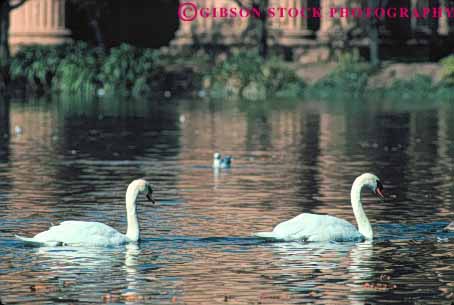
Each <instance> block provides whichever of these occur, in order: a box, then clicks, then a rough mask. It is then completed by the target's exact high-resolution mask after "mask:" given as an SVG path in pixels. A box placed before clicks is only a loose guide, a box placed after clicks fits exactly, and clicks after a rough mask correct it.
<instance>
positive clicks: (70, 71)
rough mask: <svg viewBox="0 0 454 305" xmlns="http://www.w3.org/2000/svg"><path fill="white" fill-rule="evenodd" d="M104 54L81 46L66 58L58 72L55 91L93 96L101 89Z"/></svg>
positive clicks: (59, 66)
mask: <svg viewBox="0 0 454 305" xmlns="http://www.w3.org/2000/svg"><path fill="white" fill-rule="evenodd" d="M103 60H104V53H103V52H102V51H101V50H98V49H92V48H86V46H81V47H80V48H79V50H78V51H77V52H73V53H69V54H67V55H66V57H64V58H63V59H62V60H61V61H60V63H59V65H58V67H57V70H56V75H55V80H54V85H53V90H57V91H59V92H62V93H83V94H86V95H93V94H95V92H96V91H97V89H99V88H100V85H101V84H100V80H99V74H100V68H101V64H102V61H103Z"/></svg>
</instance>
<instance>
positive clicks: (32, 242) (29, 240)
mask: <svg viewBox="0 0 454 305" xmlns="http://www.w3.org/2000/svg"><path fill="white" fill-rule="evenodd" d="M15 236H16V238H17V239H19V240H21V241H23V242H24V243H25V244H26V245H29V246H35V247H40V246H47V247H56V246H61V245H62V244H63V243H62V242H59V241H46V242H42V241H37V240H35V239H34V238H33V237H24V236H19V235H15Z"/></svg>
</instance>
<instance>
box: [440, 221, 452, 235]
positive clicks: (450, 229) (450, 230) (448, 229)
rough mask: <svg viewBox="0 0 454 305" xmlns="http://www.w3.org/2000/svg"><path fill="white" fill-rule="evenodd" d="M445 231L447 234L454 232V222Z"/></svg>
mask: <svg viewBox="0 0 454 305" xmlns="http://www.w3.org/2000/svg"><path fill="white" fill-rule="evenodd" d="M443 230H444V231H446V232H454V221H453V222H451V223H450V224H449V225H447V226H446V227H445V228H444V229H443Z"/></svg>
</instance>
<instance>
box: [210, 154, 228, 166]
mask: <svg viewBox="0 0 454 305" xmlns="http://www.w3.org/2000/svg"><path fill="white" fill-rule="evenodd" d="M231 167H232V157H231V156H225V157H224V158H223V157H222V156H221V154H220V153H214V155H213V168H231Z"/></svg>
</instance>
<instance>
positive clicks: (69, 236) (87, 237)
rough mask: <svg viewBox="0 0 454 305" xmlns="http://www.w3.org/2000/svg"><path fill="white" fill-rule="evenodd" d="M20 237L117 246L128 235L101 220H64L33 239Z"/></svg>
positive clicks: (98, 245)
mask: <svg viewBox="0 0 454 305" xmlns="http://www.w3.org/2000/svg"><path fill="white" fill-rule="evenodd" d="M18 238H19V239H21V240H22V241H25V242H31V243H36V244H43V245H53V244H55V245H59V244H61V245H72V246H76V245H85V246H94V247H105V246H115V245H121V244H124V243H127V242H128V241H129V240H128V238H127V237H126V235H124V234H122V233H120V232H118V231H117V230H115V229H114V228H112V227H110V226H108V225H106V224H103V223H101V222H88V221H63V222H62V223H60V224H59V225H57V226H52V227H50V228H49V230H47V231H44V232H41V233H38V234H36V235H35V236H34V237H33V238H32V239H29V238H25V239H24V238H22V237H21V236H18Z"/></svg>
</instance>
